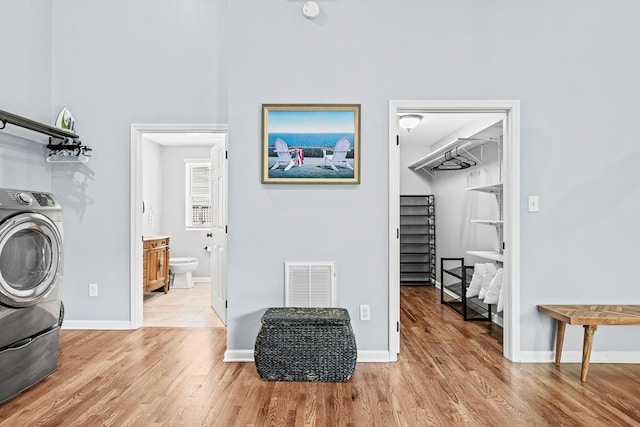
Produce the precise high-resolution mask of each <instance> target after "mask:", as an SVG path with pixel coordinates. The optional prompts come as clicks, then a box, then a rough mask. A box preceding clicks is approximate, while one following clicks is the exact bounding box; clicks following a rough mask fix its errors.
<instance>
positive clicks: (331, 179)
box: [262, 104, 360, 184]
mask: <svg viewBox="0 0 640 427" xmlns="http://www.w3.org/2000/svg"><path fill="white" fill-rule="evenodd" d="M262 182H264V183H267V184H359V183H360V104H263V105H262Z"/></svg>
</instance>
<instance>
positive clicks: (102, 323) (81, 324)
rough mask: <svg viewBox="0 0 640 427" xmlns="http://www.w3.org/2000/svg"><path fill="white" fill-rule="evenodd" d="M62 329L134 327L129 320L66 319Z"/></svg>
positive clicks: (119, 328) (117, 328)
mask: <svg viewBox="0 0 640 427" xmlns="http://www.w3.org/2000/svg"><path fill="white" fill-rule="evenodd" d="M62 329H87V330H123V329H133V328H132V327H131V322H130V321H128V320H64V321H63V322H62Z"/></svg>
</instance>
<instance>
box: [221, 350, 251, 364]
mask: <svg viewBox="0 0 640 427" xmlns="http://www.w3.org/2000/svg"><path fill="white" fill-rule="evenodd" d="M222 361H223V362H251V363H253V362H254V358H253V350H227V351H225V352H224V359H222Z"/></svg>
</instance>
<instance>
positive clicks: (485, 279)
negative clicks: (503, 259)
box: [478, 262, 498, 300]
mask: <svg viewBox="0 0 640 427" xmlns="http://www.w3.org/2000/svg"><path fill="white" fill-rule="evenodd" d="M497 272H498V269H497V268H496V265H495V264H494V263H492V262H488V263H486V264H485V265H484V275H483V276H482V285H480V293H479V294H478V298H480V299H481V300H484V297H485V296H486V295H487V291H488V290H489V285H490V284H491V281H492V280H493V277H494V276H495V275H496V273H497Z"/></svg>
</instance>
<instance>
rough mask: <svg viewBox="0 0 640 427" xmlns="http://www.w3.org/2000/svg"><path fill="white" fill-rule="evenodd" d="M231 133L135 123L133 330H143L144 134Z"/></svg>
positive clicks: (131, 274) (214, 128)
mask: <svg viewBox="0 0 640 427" xmlns="http://www.w3.org/2000/svg"><path fill="white" fill-rule="evenodd" d="M188 132H198V133H203V132H210V133H223V134H227V133H228V126H227V125H211V124H173V125H171V124H132V125H131V164H130V177H131V178H130V179H131V181H130V183H131V188H130V203H129V205H130V213H129V216H130V224H131V225H130V230H129V234H130V237H129V238H130V241H129V265H130V266H131V267H130V269H129V291H130V298H129V301H130V305H129V316H130V318H131V329H138V328H140V327H142V303H143V298H142V295H143V292H142V239H141V238H140V236H142V214H141V212H142V134H144V133H188Z"/></svg>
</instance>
